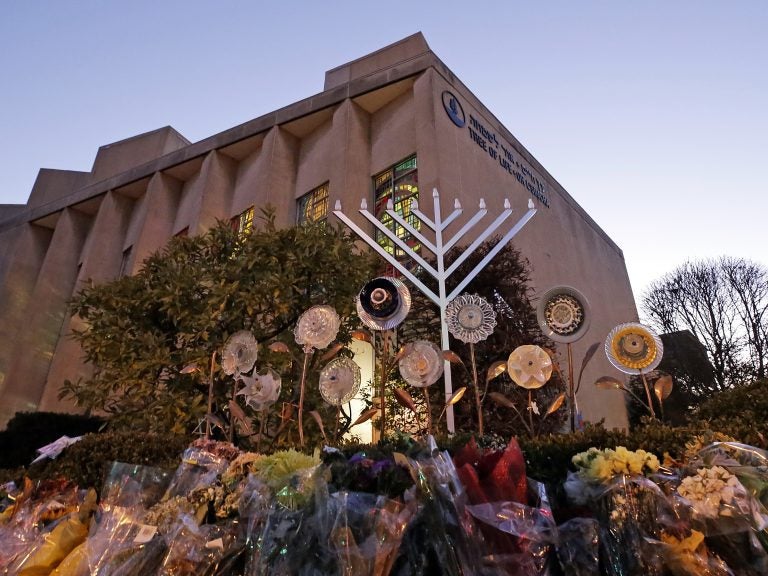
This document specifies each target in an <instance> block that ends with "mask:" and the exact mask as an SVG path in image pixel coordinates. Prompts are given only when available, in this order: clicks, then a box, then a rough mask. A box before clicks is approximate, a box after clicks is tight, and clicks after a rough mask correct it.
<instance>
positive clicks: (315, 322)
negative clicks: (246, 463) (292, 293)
mask: <svg viewBox="0 0 768 576" xmlns="http://www.w3.org/2000/svg"><path fill="white" fill-rule="evenodd" d="M340 326H341V320H340V319H339V315H338V314H337V313H336V310H334V309H333V307H332V306H322V305H320V306H312V308H310V309H309V310H307V311H306V312H304V313H303V314H302V315H301V316H299V321H298V322H297V323H296V328H295V329H294V331H293V335H294V337H295V338H296V343H297V344H299V345H300V346H303V347H304V366H303V367H302V370H301V384H300V389H299V390H300V391H299V414H298V418H299V443H300V444H301V445H302V446H304V393H305V391H306V387H307V370H308V368H309V358H310V357H311V356H312V350H313V349H315V348H316V349H318V350H322V349H323V348H327V347H328V345H329V344H330V343H331V342H333V341H334V340H335V339H336V335H337V334H338V333H339V327H340Z"/></svg>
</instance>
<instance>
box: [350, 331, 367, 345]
mask: <svg viewBox="0 0 768 576" xmlns="http://www.w3.org/2000/svg"><path fill="white" fill-rule="evenodd" d="M350 336H351V337H352V338H353V339H354V340H360V341H361V342H368V343H370V342H371V340H372V338H371V334H370V332H366V331H365V330H353V331H352V334H350Z"/></svg>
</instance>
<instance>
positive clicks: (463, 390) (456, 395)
mask: <svg viewBox="0 0 768 576" xmlns="http://www.w3.org/2000/svg"><path fill="white" fill-rule="evenodd" d="M466 391H467V387H466V386H462V387H461V388H459V389H458V390H456V392H454V393H453V396H451V399H450V400H448V402H446V403H445V405H446V407H447V406H453V405H454V404H456V403H457V402H458V401H459V400H461V399H462V398H463V397H464V394H465V393H466Z"/></svg>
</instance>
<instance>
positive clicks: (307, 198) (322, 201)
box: [296, 182, 328, 225]
mask: <svg viewBox="0 0 768 576" xmlns="http://www.w3.org/2000/svg"><path fill="white" fill-rule="evenodd" d="M327 216H328V183H327V182H326V183H325V184H323V185H322V186H318V187H317V188H315V189H314V190H312V191H311V192H308V193H307V194H304V196H302V197H301V198H299V200H298V208H297V210H296V223H297V224H299V225H302V224H311V223H314V222H321V221H323V220H325V218H326V217H327Z"/></svg>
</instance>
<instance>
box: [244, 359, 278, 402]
mask: <svg viewBox="0 0 768 576" xmlns="http://www.w3.org/2000/svg"><path fill="white" fill-rule="evenodd" d="M241 379H242V380H243V383H244V384H245V386H244V387H243V388H241V389H240V390H239V391H238V392H237V394H238V395H241V396H243V398H244V399H245V403H246V404H247V405H248V406H250V407H251V408H253V409H254V410H257V411H261V410H265V409H267V408H269V407H270V406H272V404H274V403H275V402H277V399H278V397H279V396H280V390H281V383H282V379H281V378H280V374H278V373H277V372H275V371H274V370H273V369H272V368H265V369H264V370H260V371H259V372H258V373H256V374H254V375H253V376H245V375H244V376H241Z"/></svg>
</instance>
